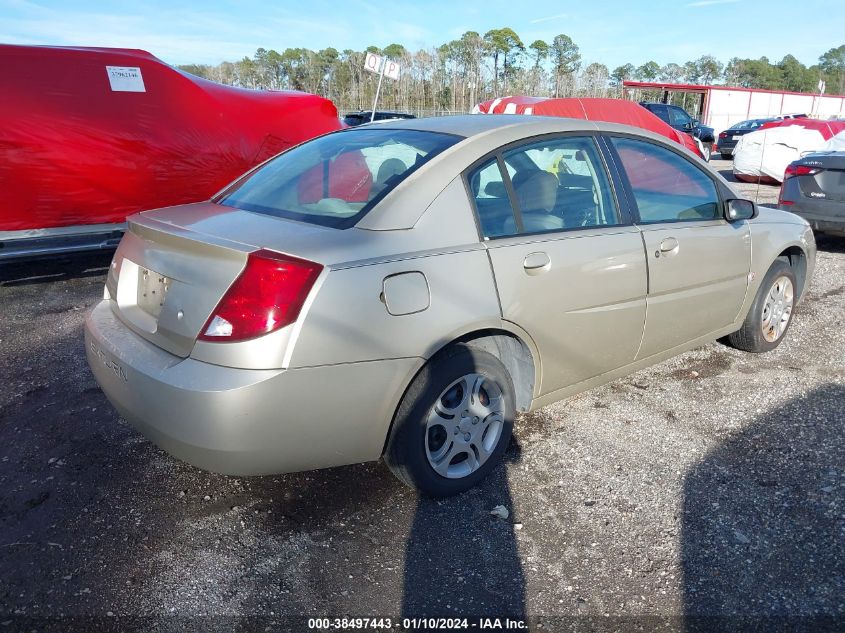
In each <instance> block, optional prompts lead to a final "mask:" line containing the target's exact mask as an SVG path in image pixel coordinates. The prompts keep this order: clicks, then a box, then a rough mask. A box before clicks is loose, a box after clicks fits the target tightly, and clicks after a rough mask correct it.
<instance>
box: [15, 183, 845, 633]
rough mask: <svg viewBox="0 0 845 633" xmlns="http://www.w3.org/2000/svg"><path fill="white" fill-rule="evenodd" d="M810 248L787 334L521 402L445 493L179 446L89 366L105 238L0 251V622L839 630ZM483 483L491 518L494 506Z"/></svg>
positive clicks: (836, 404)
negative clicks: (232, 460) (415, 621)
mask: <svg viewBox="0 0 845 633" xmlns="http://www.w3.org/2000/svg"><path fill="white" fill-rule="evenodd" d="M767 193H768V195H770V196H771V195H772V194H771V192H770V191H767ZM775 194H776V192H775ZM819 247H820V253H819V260H818V268H817V271H816V276H815V278H814V280H813V283H812V286H811V290H810V294H809V296H808V298H807V300H806V302H805V303H804V304H803V305H802V306H800V308H799V309H798V311H797V313H796V317H795V322H794V324H793V327H792V329H791V330H790V332H789V335H788V338H787V340H786V341H785V342H784V344H783V345H781V346H780V348H778V350H776V351H775V352H773V353H770V354H767V355H759V356H755V355H747V354H743V353H740V352H737V351H735V350H732V349H730V348H727V347H724V346H722V345H720V344H712V345H709V346H706V347H703V348H701V349H697V350H695V351H693V352H690V353H688V354H685V355H684V356H682V357H679V358H677V359H674V360H672V361H669V362H666V363H663V364H661V365H659V366H657V367H654V368H652V369H649V370H646V371H642V372H639V373H637V374H635V375H633V376H631V377H628V378H626V379H623V380H620V381H617V382H615V383H613V384H610V385H608V386H605V387H603V388H600V389H598V390H595V391H592V392H590V393H587V394H584V395H582V396H580V397H577V398H575V399H572V400H569V401H566V402H562V403H558V404H556V405H553V406H550V407H547V408H545V409H542V410H540V411H538V412H536V413H533V414H530V415H528V416H525V417H524V418H522V419H521V420H520V421H519V423H518V428H517V432H516V439H517V441H516V442H515V444H514V446H513V447H512V448H511V450H510V451H509V453H508V459H507V463H506V465H505V466H503V467H501V468H499V469H498V470H497V472H496V474H495V476H493V477H492V478H490V479H489V480H488V481H487V482H486V483H485V484H484V485H483V486H481V487H480V488H478V489H476V490H473V491H471V492H469V493H467V494H464V495H462V496H460V497H457V498H452V499H449V500H445V501H431V500H425V499H420V498H418V497H417V496H416V495H415V494H414V493H412V492H411V491H409V490H407V489H405V488H404V487H403V486H401V485H400V484H399V483H398V482H397V481H396V480H394V478H393V477H392V475H391V474H390V473H389V472H388V471H387V469H386V468H385V467H384V466H383V465H382V464H369V465H361V466H350V467H346V468H339V469H333V470H328V471H320V472H312V473H303V474H295V475H288V476H279V477H255V478H240V479H238V478H231V477H224V476H220V475H214V474H210V473H207V472H202V471H200V470H197V469H194V468H192V467H190V466H187V465H185V464H183V463H180V462H178V461H176V460H175V459H173V458H171V457H170V456H168V455H167V454H165V453H163V452H162V451H160V450H159V449H157V448H156V447H154V446H153V445H151V444H150V443H149V442H147V441H146V440H145V439H144V438H143V437H141V436H140V435H139V434H138V433H137V432H135V431H134V430H133V429H131V428H130V427H128V426H127V425H126V424H125V423H123V422H122V421H121V420H120V419H119V418H118V416H117V415H116V414H115V412H114V411H113V410H112V408H111V407H110V406H109V404H108V403H107V402H106V400H105V398H104V396H103V395H102V394H101V392H100V391H99V389H98V388H97V386H96V384H95V382H94V380H93V378H92V377H91V375H90V373H89V371H88V369H87V366H86V363H85V358H84V353H83V346H82V323H83V319H84V315H85V313H86V311H87V310H89V309H90V308H91V307H92V306H93V305H94V304H95V302H96V301H98V299H99V298H100V297H101V294H102V290H101V289H102V285H103V279H104V273H105V269H106V267H107V265H108V257H105V258H103V257H86V258H82V259H77V260H73V261H70V262H62V263H60V264H52V265H46V264H29V265H26V266H24V265H15V266H6V267H5V268H2V269H0V349H2V357H3V362H2V364H0V630H12V629H17V628H21V627H22V626H24V625H27V626H29V625H30V624H33V623H38V622H40V621H38V620H26V619H25V618H27V617H36V618H37V617H42V616H52V617H56V616H62V617H65V618H71V619H69V620H64V621H60V624H62V623H63V624H65V625H72V626H83V625H84V626H85V627H90V626H93V625H94V624H98V625H107V624H109V623H112V624H115V625H117V626H121V627H125V626H129V625H132V624H136V625H137V624H138V622H141V625H140V626H141V627H142V628H145V629H149V628H158V629H162V630H182V629H186V628H192V626H195V627H201V626H204V625H207V624H209V623H211V622H212V620H210V619H203V618H202V617H199V616H211V615H213V616H225V617H224V619H216V620H213V622H216V623H218V624H219V623H221V622H222V623H223V627H224V629H225V630H232V629H233V628H235V626H236V625H243V626H244V627H247V628H249V627H252V626H255V625H256V623H260V622H265V621H263V620H262V621H257V620H250V619H247V618H249V616H257V615H261V616H269V617H284V616H288V615H301V614H309V615H321V616H342V615H344V614H346V615H358V616H363V615H380V616H393V617H396V616H399V615H400V614H402V615H407V616H422V615H448V614H459V613H462V614H473V615H481V616H487V615H497V616H505V615H514V616H526V615H528V616H531V617H532V618H536V617H541V621H540V622H541V623H543V622H544V623H545V626H544V628H545V629H547V630H548V629H552V630H561V629H564V628H576V627H582V628H579V630H588V629H587V628H586V624H585V623H587V622H591V623H592V624H591V626H600V625H601V626H604V625H606V626H607V627H609V628H608V629H607V630H617V629H618V628H626V629H627V628H630V627H633V626H635V625H641V624H642V625H644V626H646V627H649V626H657V625H658V624H659V626H661V627H668V628H675V629H678V630H682V629H686V630H691V629H695V628H696V623H697V622H700V621H699V620H697V619H696V618H697V617H698V616H725V617H726V618H727V619H725V620H720V621H717V622H716V624H718V625H720V626H723V627H724V628H725V629H726V630H736V629H737V628H739V626H740V624H742V623H743V622H744V623H745V624H746V625H750V626H752V627H756V628H754V630H773V629H775V628H781V627H782V626H783V625H784V620H781V619H779V618H783V617H790V618H797V619H793V620H791V621H790V626H793V627H794V628H793V630H796V629H806V630H820V629H825V628H827V629H831V630H833V629H835V628H836V627H837V626H841V625H842V624H843V622H845V439H843V431H842V429H843V423H845V329H843V328H842V315H843V314H845V240H831V239H827V240H825V239H820V241H819ZM499 504H502V505H504V506H506V507H507V508H509V510H510V513H511V514H510V517H509V518H508V519H507V520H501V519H496V518H494V517H492V516H491V515H490V510H491V509H492V508H493V507H494V506H496V505H499ZM136 616H149V617H148V619H145V620H141V621H139V620H137V619H135V618H136ZM551 616H566V618H574V619H564V620H554V619H549V618H551ZM605 616H610V618H608V619H603V618H604V617H605ZM645 616H648V617H647V618H646V619H632V618H643V617H645ZM830 616H833V617H835V618H837V619H824V618H825V617H830ZM543 617H546V619H545V620H542V618H543ZM656 617H657V618H663V619H654V618H656ZM79 618H96V619H94V620H82V619H79ZM585 618H586V619H585ZM589 618H600V619H597V620H590V619H589ZM649 618H650V619H649ZM742 618H752V619H751V620H743V619H742ZM760 618H778V619H772V620H760ZM812 618H816V619H812ZM819 618H821V619H819ZM279 622H281V623H282V624H284V623H285V622H288V623H290V622H289V621H286V620H281V621H279ZM534 622H535V624H536V623H537V621H536V620H535V621H534ZM54 624H55V622H54ZM705 626H706V628H710V627H711V626H715V625H713V623H712V621H711V623H710V624H709V625H705ZM4 627H6V628H4ZM296 627H299V628H305V625H304V623H303V622H299V624H297V625H296V626H295V627H294V628H296ZM761 627H762V628H761ZM590 630H594V629H590Z"/></svg>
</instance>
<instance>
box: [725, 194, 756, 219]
mask: <svg viewBox="0 0 845 633" xmlns="http://www.w3.org/2000/svg"><path fill="white" fill-rule="evenodd" d="M756 217H757V205H756V204H754V203H753V202H752V201H751V200H743V199H741V198H734V199H732V200H728V201H727V205H726V206H725V219H726V220H727V221H728V222H740V221H741V220H750V219H752V218H756Z"/></svg>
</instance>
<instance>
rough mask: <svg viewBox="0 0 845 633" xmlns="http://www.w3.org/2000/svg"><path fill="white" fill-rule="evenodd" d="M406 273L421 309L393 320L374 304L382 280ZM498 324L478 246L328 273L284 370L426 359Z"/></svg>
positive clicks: (486, 262) (492, 286) (381, 305)
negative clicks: (474, 330) (420, 284)
mask: <svg viewBox="0 0 845 633" xmlns="http://www.w3.org/2000/svg"><path fill="white" fill-rule="evenodd" d="M408 272H419V273H422V274H423V275H424V276H425V279H426V281H427V283H428V288H429V296H430V301H429V306H428V308H427V309H424V310H422V311H420V312H416V313H414V314H404V315H400V316H394V315H392V314H390V312H389V311H388V306H387V305H386V304H385V302H384V301H383V299H382V298H381V296H382V291H383V288H384V280H385V279H386V278H388V277H391V276H393V275H399V274H401V273H408ZM499 323H500V310H499V302H498V296H497V294H496V287H495V283H494V281H493V274H492V272H491V269H490V263H489V260H488V257H487V252H486V249H484V248H483V246H481V245H480V244H479V245H478V246H477V247H476V248H475V249H474V250H466V251H462V252H434V253H431V254H427V255H422V256H418V257H412V258H409V259H403V260H400V261H388V262H380V263H373V264H369V265H363V266H356V267H352V268H345V269H339V270H338V269H336V270H332V271H331V272H330V273H329V274H328V275H327V276H326V279H325V281H324V282H323V285H322V287H321V288H320V291H319V293H318V294H317V296H316V298H315V300H314V303H313V304H312V305H311V307H310V309H309V311H308V314H307V316H306V318H305V319H304V320H303V322H302V328H301V330H300V332H299V335H298V337H297V339H296V341H295V343H294V345H293V349H292V353H291V357H290V362H289V364H288V366H289V367H291V368H295V367H309V366H314V365H326V364H336V363H351V362H359V361H369V360H381V359H388V358H406V357H414V356H415V357H428V356H430V355H431V354H432V353H434V352H435V351H436V350H437V349H439V348H440V347H442V346H443V345H444V344H446V343H448V342H449V341H450V340H452V339H453V338H454V337H455V335H456V334H455V333H463V332H465V331H467V329H468V328H471V327H473V326H478V327H482V328H483V327H494V326H496V325H498V324H499ZM458 335H460V334H458Z"/></svg>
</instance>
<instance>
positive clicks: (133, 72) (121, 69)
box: [106, 66, 147, 92]
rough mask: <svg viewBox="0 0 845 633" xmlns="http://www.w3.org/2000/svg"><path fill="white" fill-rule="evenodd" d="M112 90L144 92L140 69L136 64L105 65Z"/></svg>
mask: <svg viewBox="0 0 845 633" xmlns="http://www.w3.org/2000/svg"><path fill="white" fill-rule="evenodd" d="M106 73H107V74H108V76H109V84H111V89H112V92H146V91H147V89H146V88H145V87H144V78H143V77H142V76H141V69H140V68H138V67H136V66H106Z"/></svg>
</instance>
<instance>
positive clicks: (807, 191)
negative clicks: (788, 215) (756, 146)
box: [778, 152, 845, 236]
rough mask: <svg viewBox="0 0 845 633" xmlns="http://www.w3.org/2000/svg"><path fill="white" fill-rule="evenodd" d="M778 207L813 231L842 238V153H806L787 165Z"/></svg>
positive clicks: (844, 233) (844, 204) (844, 183)
mask: <svg viewBox="0 0 845 633" xmlns="http://www.w3.org/2000/svg"><path fill="white" fill-rule="evenodd" d="M778 207H779V208H781V209H784V210H786V211H791V212H792V213H796V214H798V215H800V216H801V217H802V218H804V219H805V220H807V221H808V222H809V223H810V225H811V226H812V227H813V228H814V229H816V230H817V231H822V232H825V233H836V234H838V235H842V236H845V152H819V153H815V154H807V155H806V156H803V157H801V158H800V159H799V160H796V161H794V162H792V163H790V164H789V166H788V167H787V168H786V172H785V173H784V175H783V184H781V187H780V195H779V196H778Z"/></svg>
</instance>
